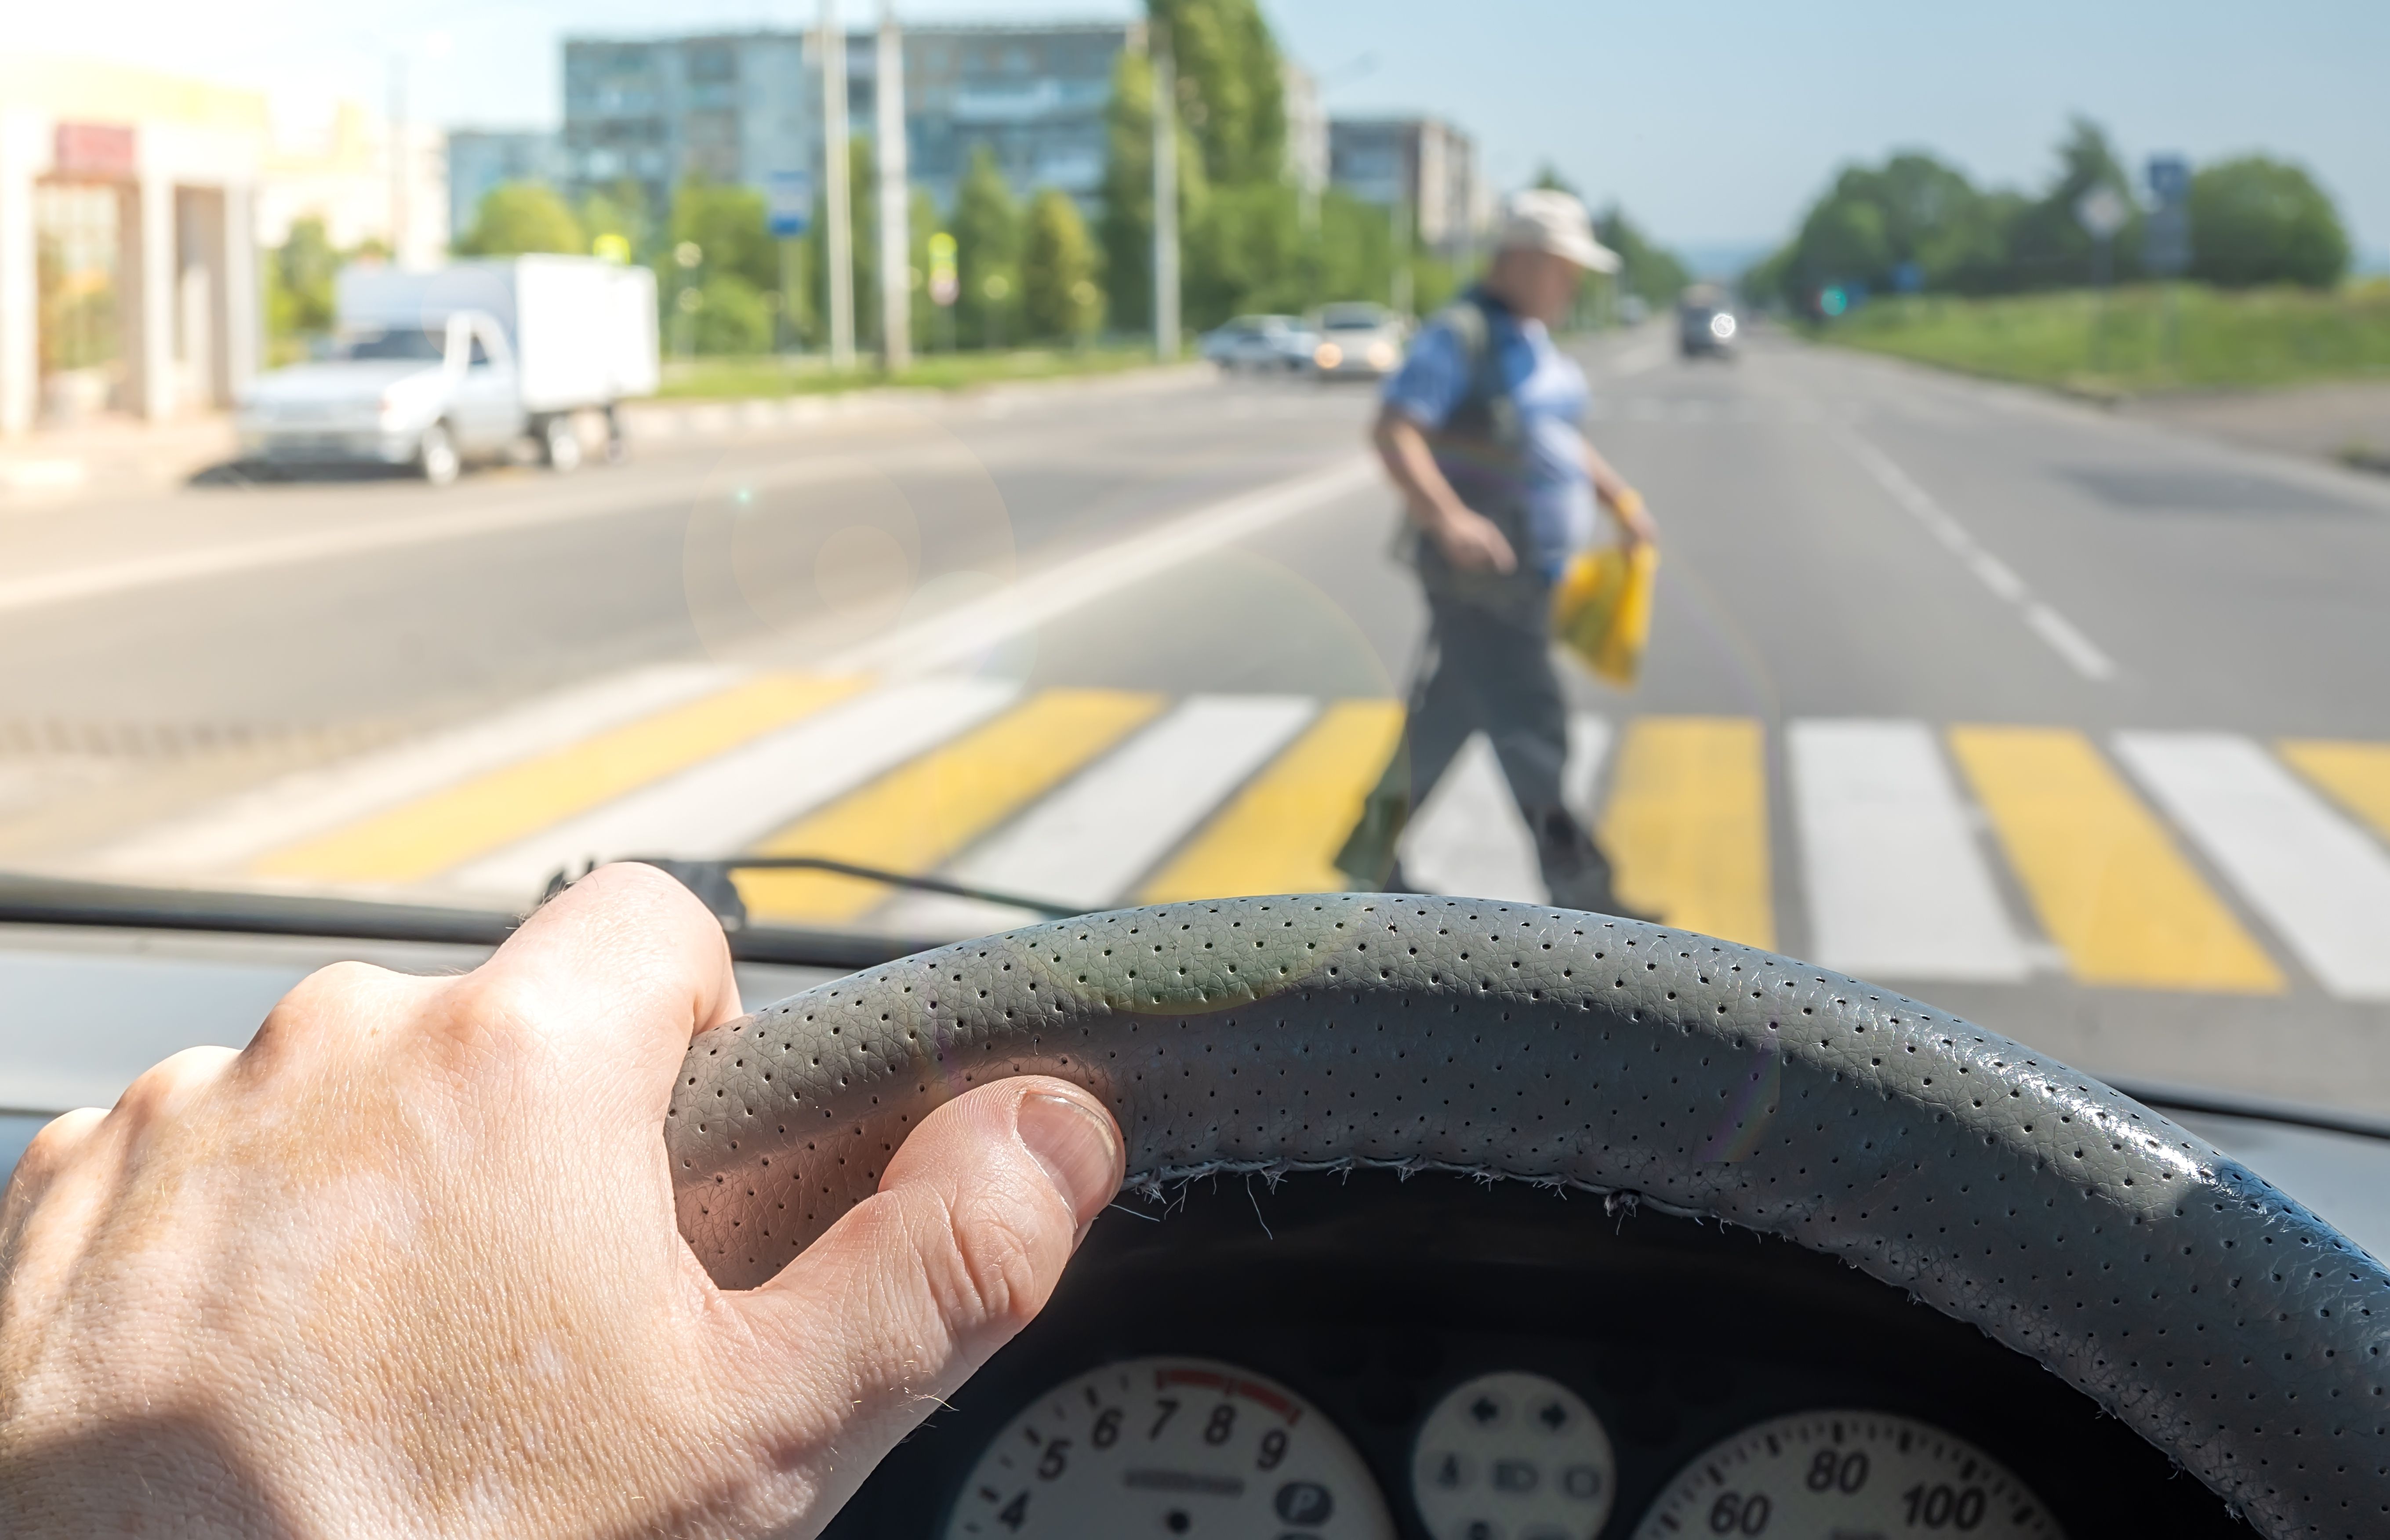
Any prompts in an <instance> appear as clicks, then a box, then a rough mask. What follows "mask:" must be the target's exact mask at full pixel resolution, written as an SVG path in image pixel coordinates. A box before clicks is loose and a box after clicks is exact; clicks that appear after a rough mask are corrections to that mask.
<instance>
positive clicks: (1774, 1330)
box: [828, 1171, 2253, 1540]
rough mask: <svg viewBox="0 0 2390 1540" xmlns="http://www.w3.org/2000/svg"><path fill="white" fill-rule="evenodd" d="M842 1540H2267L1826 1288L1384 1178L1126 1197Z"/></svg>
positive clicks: (1702, 1253) (879, 1476)
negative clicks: (2054, 1539) (1675, 1539)
mask: <svg viewBox="0 0 2390 1540" xmlns="http://www.w3.org/2000/svg"><path fill="white" fill-rule="evenodd" d="M828 1533H829V1534H830V1535H832V1536H836V1537H840V1540H865V1537H872V1540H880V1537H886V1540H894V1537H896V1536H907V1537H918V1536H925V1535H937V1536H944V1537H955V1540H1009V1537H1012V1536H1023V1537H1026V1536H1079V1537H1086V1540H1095V1537H1099V1536H1100V1537H1105V1540H1113V1537H1129V1536H1143V1535H1152V1536H1156V1537H1169V1536H1176V1535H1186V1536H1199V1537H1200V1536H1234V1537H1248V1536H1258V1537H1261V1540H1302V1537H1306V1536H1309V1537H1316V1540H1330V1537H1342V1536H1350V1537H1355V1540H1364V1537H1366V1540H1377V1537H1394V1536H1400V1537H1402V1540H1427V1537H1430V1536H1433V1537H1434V1540H1562V1537H1574V1540H1595V1537H1597V1536H1598V1537H1602V1540H1610V1537H1620V1540H1624V1537H1628V1536H1634V1537H1638V1540H1641V1537H1645V1536H1651V1537H1655V1540H1656V1537H1661V1536H1674V1535H1710V1534H1749V1535H1773V1536H1798V1537H1815V1540H1828V1537H1830V1536H1831V1537H1836V1540H1859V1537H1862V1536H1878V1535H1882V1536H1891V1535H1908V1534H1915V1535H1935V1534H1947V1535H1999V1536H2009V1535H2037V1536H2042V1535H2072V1536H2076V1537H2078V1540H2080V1537H2083V1536H2089V1535H2101V1534H2167V1535H2175V1536H2203V1535H2246V1534H2251V1533H2253V1532H2252V1531H2250V1530H2248V1529H2247V1528H2246V1527H2244V1526H2243V1525H2242V1524H2241V1523H2240V1522H2238V1521H2236V1520H2235V1519H2233V1518H2232V1517H2231V1516H2230V1515H2229V1514H2228V1513H2227V1512H2226V1511H2225V1508H2224V1507H2223V1505H2222V1504H2221V1503H2220V1502H2219V1501H2218V1500H2217V1498H2215V1497H2214V1496H2213V1495H2210V1494H2209V1493H2208V1492H2207V1491H2206V1490H2205V1489H2204V1488H2203V1487H2202V1486H2200V1484H2199V1483H2198V1482H2195V1481H2193V1480H2191V1478H2189V1477H2188V1476H2184V1475H2182V1474H2180V1473H2178V1472H2177V1471H2175V1470H2174V1469H2172V1468H2171V1467H2170V1465H2169V1463H2168V1461H2167V1460H2166V1459H2165V1457H2163V1456H2161V1455H2159V1454H2158V1453H2156V1452H2155V1451H2154V1450H2152V1448H2151V1447H2150V1446H2149V1445H2148V1444H2144V1443H2143V1442H2142V1441H2141V1440H2140V1439H2139V1437H2138V1436H2137V1435H2136V1434H2134V1433H2133V1432H2132V1431H2130V1430H2128V1429H2127V1428H2126V1427H2125V1425H2124V1424H2122V1423H2120V1422H2118V1421H2116V1420H2114V1419H2113V1418H2108V1417H2105V1416H2104V1415H2102V1414H2101V1411H2100V1410H2099V1408H2098V1407H2097V1406H2095V1405H2093V1404H2092V1403H2091V1402H2089V1401H2088V1399H2086V1398H2085V1397H2084V1396H2082V1395H2081V1394H2080V1393H2079V1392H2076V1391H2075V1390H2074V1389H2072V1388H2071V1387H2069V1386H2068V1385H2066V1384H2065V1383H2064V1382H2062V1380H2059V1379H2058V1378H2057V1377H2056V1376H2054V1375H2052V1374H2050V1373H2049V1372H2048V1371H2046V1370H2044V1369H2043V1368H2041V1367H2039V1366H2038V1365H2037V1364H2036V1363H2034V1362H2033V1361H2032V1360H2030V1359H2028V1358H2026V1357H2024V1356H2023V1355H2021V1354H2017V1353H2014V1352H2012V1351H2011V1350H2010V1349H2008V1348H2006V1347H2004V1346H2002V1345H2000V1344H1999V1343H1998V1342H1996V1341H1992V1340H1991V1339H1989V1338H1987V1337H1985V1336H1984V1335H1982V1334H1980V1333H1978V1332H1977V1331H1975V1330H1974V1329H1973V1328H1969V1327H1965V1326H1961V1325H1959V1324H1957V1323H1955V1322H1953V1321H1951V1320H1949V1319H1948V1318H1947V1317H1945V1316H1943V1315H1939V1314H1938V1313H1936V1312H1934V1310H1932V1309H1930V1308H1929V1307H1927V1306H1925V1305H1922V1304H1919V1303H1913V1302H1911V1301H1909V1300H1908V1299H1907V1298H1906V1297H1904V1296H1903V1295H1902V1294H1901V1293H1900V1292H1899V1291H1897V1290H1892V1289H1889V1288H1887V1287H1885V1286H1884V1285H1882V1284H1880V1283H1878V1282H1876V1281H1874V1280H1872V1279H1870V1278H1869V1277H1865V1276H1864V1275H1862V1274H1860V1273H1858V1272H1857V1271H1856V1270H1854V1269H1852V1268H1849V1267H1846V1266H1844V1265H1843V1264H1841V1263H1839V1262H1836V1261H1834V1260H1833V1259H1831V1258H1829V1257H1826V1256H1822V1255H1819V1254H1818V1253H1815V1252H1812V1251H1805V1250H1804V1249H1802V1248H1800V1247H1798V1246H1795V1245H1792V1244H1791V1243H1788V1242H1785V1241H1781V1240H1776V1239H1772V1238H1764V1237H1759V1236H1755V1235H1754V1234H1751V1233H1749V1232H1747V1231H1741V1230H1736V1229H1731V1228H1725V1227H1721V1226H1716V1225H1714V1224H1703V1223H1700V1222H1696V1221H1694V1220H1690V1219H1686V1218H1681V1217H1677V1216H1673V1215H1669V1214H1664V1213H1655V1212H1652V1211H1651V1210H1650V1209H1648V1208H1640V1209H1638V1207H1636V1206H1635V1205H1634V1204H1632V1203H1630V1202H1625V1201H1623V1200H1604V1199H1603V1198H1601V1197H1599V1196H1593V1195H1588V1194H1586V1193H1582V1192H1563V1191H1556V1190H1552V1189H1548V1188H1538V1187H1532V1186H1529V1185H1525V1184H1520V1183H1504V1184H1495V1185H1490V1186H1489V1185H1487V1184H1484V1183H1481V1182H1479V1181H1477V1180H1475V1179H1473V1178H1470V1177H1463V1176H1455V1175H1449V1174H1411V1175H1409V1176H1408V1177H1407V1178H1406V1177H1404V1176H1402V1175H1399V1174H1394V1173H1391V1172H1381V1171H1360V1172H1355V1173H1352V1174H1301V1175H1295V1176H1291V1177H1287V1178H1284V1179H1281V1180H1279V1181H1278V1182H1276V1183H1275V1184H1273V1183H1270V1182H1266V1181H1265V1180H1264V1179H1262V1178H1261V1177H1258V1176H1255V1177H1251V1178H1247V1177H1244V1176H1229V1175H1224V1176H1220V1177H1217V1178H1212V1179H1205V1180H1201V1181H1197V1182H1195V1183H1192V1184H1189V1185H1188V1186H1187V1187H1184V1188H1181V1189H1177V1190H1174V1191H1171V1192H1168V1193H1166V1194H1162V1195H1157V1196H1152V1197H1148V1198H1142V1199H1140V1198H1136V1197H1124V1198H1123V1199H1122V1200H1120V1201H1119V1202H1118V1203H1116V1204H1115V1205H1114V1207H1113V1209H1112V1210H1111V1212H1109V1213H1106V1214H1105V1215H1104V1216H1103V1217H1102V1218H1101V1219H1100V1220H1099V1222H1098V1223H1097V1224H1096V1225H1095V1226H1093V1227H1092V1228H1091V1230H1090V1232H1089V1234H1088V1236H1087V1238H1086V1243H1085V1244H1084V1246H1083V1248H1082V1250H1081V1251H1080V1253H1079V1255H1078V1256H1077V1257H1076V1258H1075V1259H1074V1260H1073V1263H1072V1264H1071V1267H1070V1270H1069V1272H1068V1273H1067V1274H1066V1275H1065V1277H1064V1279H1063V1282H1062V1285H1061V1287H1060V1291H1059V1292H1058V1293H1057V1295H1056V1296H1055V1298H1054V1300H1053V1301H1052V1303H1050V1304H1049V1305H1048V1306H1047V1309H1046V1310H1045V1311H1044V1312H1043V1313H1042V1314H1041V1315H1039V1317H1038V1318H1037V1320H1036V1321H1035V1322H1034V1323H1033V1324H1032V1325H1031V1326H1030V1327H1029V1328H1028V1329H1027V1330H1025V1331H1024V1332H1023V1333H1022V1335H1021V1336H1020V1337H1019V1338H1018V1339H1017V1340H1016V1341H1014V1342H1012V1343H1011V1344H1010V1345H1009V1346H1008V1347H1007V1348H1006V1349H1004V1350H1003V1351H1002V1352H1001V1353H999V1354H997V1355H996V1358H995V1359H994V1360H993V1361H992V1362H991V1363H990V1364H989V1365H988V1367H986V1368H985V1369H983V1370H982V1371H981V1372H980V1373H979V1374H978V1375H977V1376H975V1377H974V1378H973V1379H972V1380H970V1382H969V1383H968V1384H967V1385H965V1386H964V1387H963V1388H962V1390H961V1391H960V1392H957V1394H956V1395H955V1396H954V1397H953V1398H952V1401H951V1404H949V1405H943V1406H941V1407H940V1408H938V1409H937V1410H936V1411H935V1412H934V1413H933V1415H932V1417H931V1418H929V1420H928V1421H927V1422H925V1423H924V1424H923V1425H922V1427H921V1428H920V1429H919V1431H916V1432H915V1433H914V1434H913V1436H912V1437H910V1438H909V1439H907V1440H906V1443H905V1444H903V1445H902V1446H901V1447H899V1448H898V1449H897V1451H896V1452H895V1453H894V1454H893V1455H892V1456H891V1457H889V1459H888V1460H887V1461H886V1462H885V1463H884V1464H882V1465H881V1467H880V1469H878V1470H877V1471H876V1472H875V1473H874V1474H873V1475H872V1477H871V1478H870V1479H869V1480H868V1481H867V1482H866V1483H865V1485H864V1487H863V1490H862V1491H861V1492H860V1493H859V1494H858V1495H857V1496H856V1497H855V1498H854V1501H852V1502H851V1503H850V1504H849V1505H848V1506H847V1508H846V1509H845V1510H844V1511H843V1512H842V1514H841V1515H840V1517H839V1518H838V1519H837V1520H836V1521H834V1522H833V1524H832V1525H831V1527H830V1529H829V1532H828Z"/></svg>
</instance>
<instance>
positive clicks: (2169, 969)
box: [1949, 726, 2283, 995]
mask: <svg viewBox="0 0 2390 1540" xmlns="http://www.w3.org/2000/svg"><path fill="white" fill-rule="evenodd" d="M1949 741H1950V749H1951V752H1952V753H1953V754H1955V755H1956V756H1957V758H1958V761H1959V765H1960V769H1961V770H1963V771H1964V772H1965V773H1966V776H1967V779H1968V782H1969V783H1970V784H1971V785H1972V787H1973V789H1974V792H1975V796H1976V799H1977V800H1978V801H1980V802H1982V803H1983V804H1984V810H1985V812H1986V813H1987V814H1989V815H1990V816H1991V820H1992V828H1993V829H1994V830H1995V832H1996V833H1997V834H1998V837H1999V841H2000V844H2001V846H2002V847H2003V848H2004V849H2005V850H2006V851H2007V853H2008V857H2009V861H2010V863H2011V866H2013V867H2014V868H2015V871H2016V874H2017V879H2018V880H2019V881H2020V882H2022V883H2023V884H2024V891H2025V894H2026V896H2027V897H2028V898H2029V899H2031V900H2032V903H2033V906H2034V909H2035V911H2036V913H2037V914H2038V915H2039V916H2040V918H2041V924H2042V929H2043V930H2047V931H2048V932H2049V938H2050V939H2051V940H2052V941H2054V942H2056V943H2058V946H2059V949H2060V950H2061V951H2062V952H2063V953H2065V955H2066V960H2067V964H2068V967H2069V969H2071V970H2072V971H2073V973H2074V975H2075V978H2076V979H2077V980H2079V981H2081V982H2084V983H2093V984H2123V985H2129V986H2134V987H2138V988H2143V989H2181V990H2215V991H2227V992H2231V993H2235V994H2253V995H2254V994H2272V993H2275V992H2278V991H2280V990H2281V988H2282V987H2283V985H2282V975H2281V970H2280V969H2277V968H2276V967H2275V966H2274V964H2273V961H2272V959H2270V958H2269V957H2268V956H2266V953H2265V950H2264V948H2262V947H2260V946H2259V945H2258V944H2257V943H2256V942H2255V940H2254V939H2253V938H2252V937H2251V936H2250V934H2249V932H2248V931H2247V930H2245V929H2244V928H2243V927H2242V924H2241V922H2240V921H2239V920H2237V919H2235V918H2233V917H2232V912H2231V911H2230V910H2229V908H2227V907H2226V906H2225V905H2224V902H2223V900H2222V899H2220V898H2218V897H2217V895H2216V893H2215V892H2214V891H2213V890H2211V889H2210V888H2209V887H2208V885H2207V884H2206V883H2205V882H2204V880H2202V879H2201V878H2200V876H2199V873H2198V872H2197V871H2195V870H2194V869H2193V868H2192V867H2191V863H2190V862H2189V861H2188V860H2186V859H2185V858H2184V856H2183V854H2182V853H2181V852H2180V851H2179V850H2178V849H2177V848H2176V847H2175V844H2174V841H2172V840H2171V839H2169V838H2168V837H2167V835H2166V831H2165V827H2164V826H2163V825H2161V824H2160V823H2159V822H2158V819H2157V816H2156V815H2154V814H2152V812H2151V811H2150V810H2149V808H2148V807H2147V806H2146V805H2145V804H2144V803H2143V802H2141V800H2140V798H2139V797H2138V796H2136V795H2135V794H2134V792H2133V790H2132V789H2131V788H2130V787H2129V786H2127V784H2126V783H2125V779H2124V777H2123V776H2120V775H2118V774H2117V773H2116V771H2115V770H2114V768H2112V767H2111V766H2110V765H2109V764H2108V762H2107V761H2106V760H2105V759H2104V758H2102V757H2101V753H2100V751H2099V750H2098V749H2096V748H2094V747H2093V746H2092V744H2091V741H2090V740H2089V739H2088V738H2085V737H2084V736H2083V735H2082V734H2081V733H2078V732H2074V731H2071V730H2069V729H2066V728H2060V727H1978V726H1960V727H1953V728H1951V729H1950V733H1949Z"/></svg>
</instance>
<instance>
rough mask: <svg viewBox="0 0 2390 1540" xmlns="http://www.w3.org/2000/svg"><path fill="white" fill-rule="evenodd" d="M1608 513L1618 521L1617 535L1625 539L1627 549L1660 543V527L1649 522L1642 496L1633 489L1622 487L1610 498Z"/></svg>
mask: <svg viewBox="0 0 2390 1540" xmlns="http://www.w3.org/2000/svg"><path fill="white" fill-rule="evenodd" d="M1610 513H1611V517H1612V518H1613V519H1615V520H1618V530H1619V533H1620V534H1622V535H1623V536H1625V542H1626V547H1627V549H1629V550H1633V549H1634V548H1635V547H1636V546H1638V545H1658V544H1659V543H1660V526H1659V525H1657V524H1655V523H1653V522H1652V521H1651V512H1650V510H1649V509H1647V508H1645V507H1644V506H1643V494H1641V493H1639V492H1638V491H1636V490H1635V489H1634V488H1633V487H1622V488H1620V489H1619V491H1618V494H1616V495H1615V496H1613V498H1611V500H1610Z"/></svg>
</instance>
